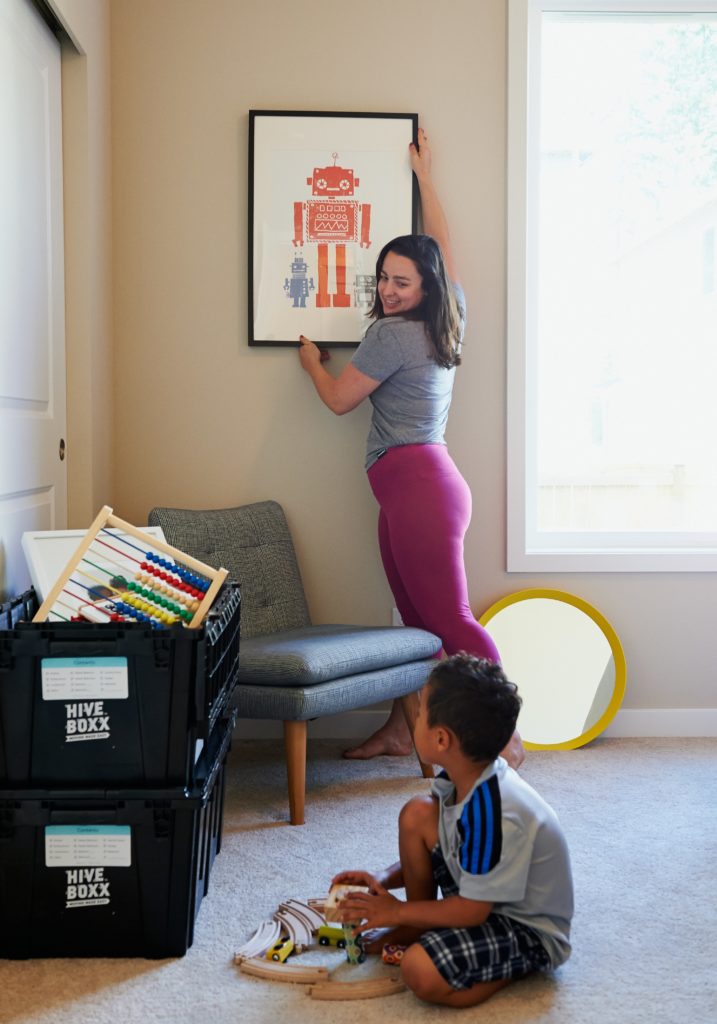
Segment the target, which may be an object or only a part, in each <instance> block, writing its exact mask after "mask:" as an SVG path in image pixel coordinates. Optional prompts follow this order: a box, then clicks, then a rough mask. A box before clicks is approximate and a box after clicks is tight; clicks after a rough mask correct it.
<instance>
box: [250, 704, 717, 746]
mask: <svg viewBox="0 0 717 1024" xmlns="http://www.w3.org/2000/svg"><path fill="white" fill-rule="evenodd" d="M385 719H386V710H385V709H383V710H375V709H370V708H366V709H363V710H361V709H360V710H358V711H347V712H345V713H344V714H342V715H327V716H326V717H324V718H316V719H314V721H313V722H309V736H313V737H315V738H316V739H348V740H360V739H365V737H366V736H369V735H370V734H371V733H372V732H373V731H374V730H375V729H377V728H378V727H379V725H381V723H382V722H384V721H385ZM235 735H236V736H237V737H238V738H239V739H274V738H276V737H281V735H282V727H281V722H272V721H267V720H265V719H248V718H244V719H240V720H239V722H237V729H236V733H235ZM605 735H606V736H612V737H614V738H617V737H620V738H623V739H625V738H628V737H643V736H644V737H646V736H664V737H668V736H675V737H679V736H709V737H712V736H714V737H717V708H635V709H632V708H623V710H622V711H618V713H617V715H616V716H615V718H614V719H613V721H612V722H611V724H610V725H609V726H608V728H607V729H606V730H605Z"/></svg>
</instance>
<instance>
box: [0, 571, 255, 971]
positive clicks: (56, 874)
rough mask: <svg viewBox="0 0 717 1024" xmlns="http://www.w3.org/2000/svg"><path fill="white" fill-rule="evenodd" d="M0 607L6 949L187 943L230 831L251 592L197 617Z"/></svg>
mask: <svg viewBox="0 0 717 1024" xmlns="http://www.w3.org/2000/svg"><path fill="white" fill-rule="evenodd" d="M37 605H38V602H37V599H36V597H35V593H34V591H28V592H27V593H26V594H24V595H22V596H21V597H19V598H18V599H16V600H15V601H13V602H11V603H10V604H8V605H4V606H2V608H0V923H1V925H2V926H1V927H0V957H12V958H24V957H46V956H66V957H74V956H132V957H134V956H144V957H168V956H181V955H183V954H184V953H185V952H186V950H187V949H188V947H189V946H190V945H191V943H192V939H193V935H194V921H195V917H196V915H197V912H198V910H199V907H200V905H201V902H202V899H203V897H204V895H205V893H206V892H207V887H208V883H209V874H210V871H211V868H212V864H213V862H214V858H215V857H216V854H217V853H218V851H219V848H220V844H221V834H222V820H223V800H224V786H225V772H226V757H227V753H228V750H229V744H230V740H231V732H232V728H233V725H234V720H235V718H234V714H233V712H232V711H231V695H232V691H233V689H234V686H235V682H236V674H237V669H238V661H239V620H240V605H241V601H240V593H239V588H238V586H237V585H236V584H231V583H227V584H225V585H224V587H223V589H222V591H221V593H220V596H219V598H218V599H217V600H216V601H215V603H214V606H213V608H212V610H211V611H210V613H209V615H208V616H207V618H206V619H205V621H204V623H203V624H202V625H201V626H200V627H199V628H198V629H187V628H185V627H183V626H180V625H176V626H170V627H168V628H166V629H152V628H151V627H150V626H143V625H140V624H139V623H124V622H120V623H109V624H94V623H80V622H59V623H55V622H38V623H33V622H32V621H31V619H32V617H33V615H34V613H35V611H36V610H37Z"/></svg>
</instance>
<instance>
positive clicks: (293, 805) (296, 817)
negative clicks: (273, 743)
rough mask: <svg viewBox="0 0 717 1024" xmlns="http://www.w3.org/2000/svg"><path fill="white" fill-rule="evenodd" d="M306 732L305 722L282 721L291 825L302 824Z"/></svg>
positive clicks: (304, 790)
mask: <svg viewBox="0 0 717 1024" xmlns="http://www.w3.org/2000/svg"><path fill="white" fill-rule="evenodd" d="M307 733H308V725H307V723H306V722H284V747H285V748H286V775H287V781H288V784H289V818H290V821H291V824H292V825H303V824H304V800H305V794H306V736H307Z"/></svg>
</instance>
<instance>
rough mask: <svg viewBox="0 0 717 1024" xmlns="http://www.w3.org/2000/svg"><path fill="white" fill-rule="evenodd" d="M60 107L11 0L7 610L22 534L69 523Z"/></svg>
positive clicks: (2, 104) (2, 217)
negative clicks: (65, 445) (65, 443)
mask: <svg viewBox="0 0 717 1024" xmlns="http://www.w3.org/2000/svg"><path fill="white" fill-rule="evenodd" d="M60 100H61V96H60V45H59V43H58V41H57V40H56V39H55V37H54V36H53V35H52V33H51V32H50V30H49V29H48V27H47V26H46V25H45V23H44V22H43V20H42V19H41V17H40V16H39V14H38V13H37V11H36V10H35V9H34V7H33V6H32V5H31V3H30V2H29V0H2V2H1V3H0V600H2V599H5V598H7V597H8V596H13V595H15V594H17V593H19V592H20V591H21V590H23V589H25V587H26V586H27V585H28V584H29V574H28V572H27V567H26V565H25V560H24V557H23V554H22V548H21V546H20V538H21V536H22V533H23V531H24V530H54V529H62V528H63V527H65V526H66V525H67V468H66V466H67V464H66V462H65V461H64V437H65V423H66V417H65V321H64V270H63V234H62V120H61V102H60ZM61 449H62V452H61ZM61 454H62V457H61Z"/></svg>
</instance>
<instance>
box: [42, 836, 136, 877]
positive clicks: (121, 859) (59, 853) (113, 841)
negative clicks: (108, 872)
mask: <svg viewBox="0 0 717 1024" xmlns="http://www.w3.org/2000/svg"><path fill="white" fill-rule="evenodd" d="M131 864H132V829H131V828H130V826H129V825H47V826H46V827H45V865H46V867H48V868H78V867H84V866H92V867H113V868H128V867H130V865H131Z"/></svg>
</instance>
